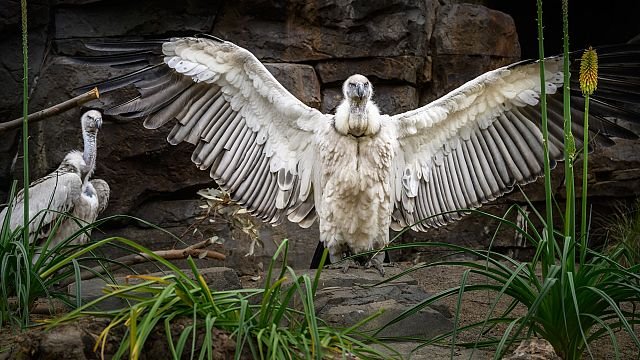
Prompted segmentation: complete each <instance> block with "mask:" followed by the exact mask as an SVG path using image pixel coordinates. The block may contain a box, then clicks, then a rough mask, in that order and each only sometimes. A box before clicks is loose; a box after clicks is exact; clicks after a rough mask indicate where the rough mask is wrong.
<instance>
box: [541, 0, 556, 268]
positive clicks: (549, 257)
mask: <svg viewBox="0 0 640 360" xmlns="http://www.w3.org/2000/svg"><path fill="white" fill-rule="evenodd" d="M537 6H538V56H539V64H540V85H541V86H540V113H541V114H542V145H543V149H544V192H545V209H546V218H547V219H546V225H545V230H546V234H547V236H546V237H547V251H546V253H545V256H543V257H542V261H543V266H542V274H543V275H544V276H546V274H547V271H548V267H549V265H551V264H552V263H553V262H554V259H555V255H554V254H555V248H554V238H553V203H552V202H551V165H550V162H549V129H548V119H547V91H546V89H545V84H546V81H545V76H544V31H543V27H542V0H537Z"/></svg>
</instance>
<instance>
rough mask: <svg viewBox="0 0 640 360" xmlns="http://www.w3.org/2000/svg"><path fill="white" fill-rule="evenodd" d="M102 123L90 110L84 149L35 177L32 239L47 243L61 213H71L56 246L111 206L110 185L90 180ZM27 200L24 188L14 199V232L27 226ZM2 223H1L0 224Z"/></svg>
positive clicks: (81, 240)
mask: <svg viewBox="0 0 640 360" xmlns="http://www.w3.org/2000/svg"><path fill="white" fill-rule="evenodd" d="M101 123H102V115H101V114H100V113H99V112H98V111H96V110H90V111H88V112H86V113H85V114H83V115H82V119H81V124H82V135H83V140H84V152H80V151H71V152H69V153H68V154H67V155H66V156H65V157H64V159H63V160H62V162H61V163H60V166H58V168H57V169H56V170H55V171H54V172H52V173H50V174H48V175H46V176H44V177H42V178H40V179H37V180H35V181H34V182H32V183H31V185H30V186H29V219H30V223H29V233H30V242H31V243H36V244H42V243H44V242H45V241H46V240H47V238H48V237H49V236H50V233H51V230H52V228H53V226H54V224H55V222H56V221H57V219H58V218H59V217H60V216H61V214H64V213H68V214H70V215H71V216H70V217H67V218H65V219H64V220H62V222H61V223H60V226H59V227H58V229H57V231H56V233H55V234H53V237H52V238H51V242H50V243H49V247H50V248H51V247H54V246H55V245H57V244H59V243H60V242H62V241H64V240H66V239H68V238H69V237H71V236H72V235H73V234H74V233H76V232H77V231H78V230H80V229H81V228H82V227H83V226H85V225H86V224H89V223H92V222H94V221H95V220H96V218H97V216H98V214H99V213H100V212H101V211H102V210H104V209H105V208H106V206H107V202H108V199H109V185H107V183H106V182H105V181H104V180H100V179H96V180H89V178H90V176H91V174H92V173H93V171H94V169H95V159H96V150H97V133H98V129H99V128H100V124H101ZM23 199H24V192H23V191H22V190H21V191H19V192H18V194H17V195H16V197H15V199H14V200H13V202H12V207H11V217H10V219H9V229H11V230H12V231H13V230H14V229H16V228H18V227H19V226H22V225H23V204H24V202H23ZM7 211H8V207H7V208H5V209H3V210H2V211H1V212H0V221H3V219H5V217H6V214H7ZM0 226H2V225H1V223H0ZM87 241H88V234H87V233H83V234H80V235H78V236H77V237H76V238H75V239H74V240H73V242H72V243H75V244H83V243H86V242H87Z"/></svg>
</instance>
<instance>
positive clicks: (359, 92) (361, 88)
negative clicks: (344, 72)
mask: <svg viewBox="0 0 640 360" xmlns="http://www.w3.org/2000/svg"><path fill="white" fill-rule="evenodd" d="M356 95H358V98H359V99H360V100H362V98H364V84H356Z"/></svg>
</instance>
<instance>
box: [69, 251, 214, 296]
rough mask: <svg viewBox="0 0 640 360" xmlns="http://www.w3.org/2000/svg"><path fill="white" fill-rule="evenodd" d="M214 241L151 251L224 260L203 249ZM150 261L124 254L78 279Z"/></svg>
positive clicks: (166, 255)
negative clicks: (180, 247) (181, 247)
mask: <svg viewBox="0 0 640 360" xmlns="http://www.w3.org/2000/svg"><path fill="white" fill-rule="evenodd" d="M214 243H215V241H214V240H213V239H207V240H204V241H201V242H199V243H195V244H193V245H191V246H188V247H186V248H184V249H171V250H158V251H154V252H153V253H154V254H155V255H157V256H159V257H161V258H163V259H166V260H181V259H186V258H188V257H189V256H191V257H197V258H201V259H203V258H209V259H215V260H225V258H226V257H225V255H224V254H221V253H219V252H217V251H213V250H207V249H205V248H206V247H208V246H210V245H213V244H214ZM151 261H154V259H153V257H151V256H150V255H148V254H145V253H138V254H130V255H125V256H122V257H120V258H117V259H115V260H113V262H112V263H109V264H108V265H106V266H94V267H93V268H91V269H87V270H84V271H82V272H81V273H80V279H81V280H88V279H93V278H95V277H97V276H99V275H102V274H104V273H106V272H111V271H115V270H118V269H120V268H122V267H125V266H131V265H136V264H142V263H146V262H151ZM75 280H76V279H75V277H70V278H68V279H66V280H65V281H62V282H61V284H60V286H61V287H64V286H67V285H69V284H71V283H72V282H74V281H75Z"/></svg>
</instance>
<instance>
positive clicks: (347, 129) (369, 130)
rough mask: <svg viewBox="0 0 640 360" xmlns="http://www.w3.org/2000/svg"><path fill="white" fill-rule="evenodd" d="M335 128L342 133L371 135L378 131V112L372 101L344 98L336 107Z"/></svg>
mask: <svg viewBox="0 0 640 360" xmlns="http://www.w3.org/2000/svg"><path fill="white" fill-rule="evenodd" d="M335 128H336V130H337V131H338V132H339V133H341V134H343V135H351V136H354V137H362V136H373V135H375V134H377V133H378V131H380V112H379V111H378V107H377V106H376V104H374V103H373V102H372V101H370V100H369V101H367V100H364V101H361V102H352V101H350V100H349V99H344V100H343V101H342V103H340V105H338V108H337V109H336V116H335Z"/></svg>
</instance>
